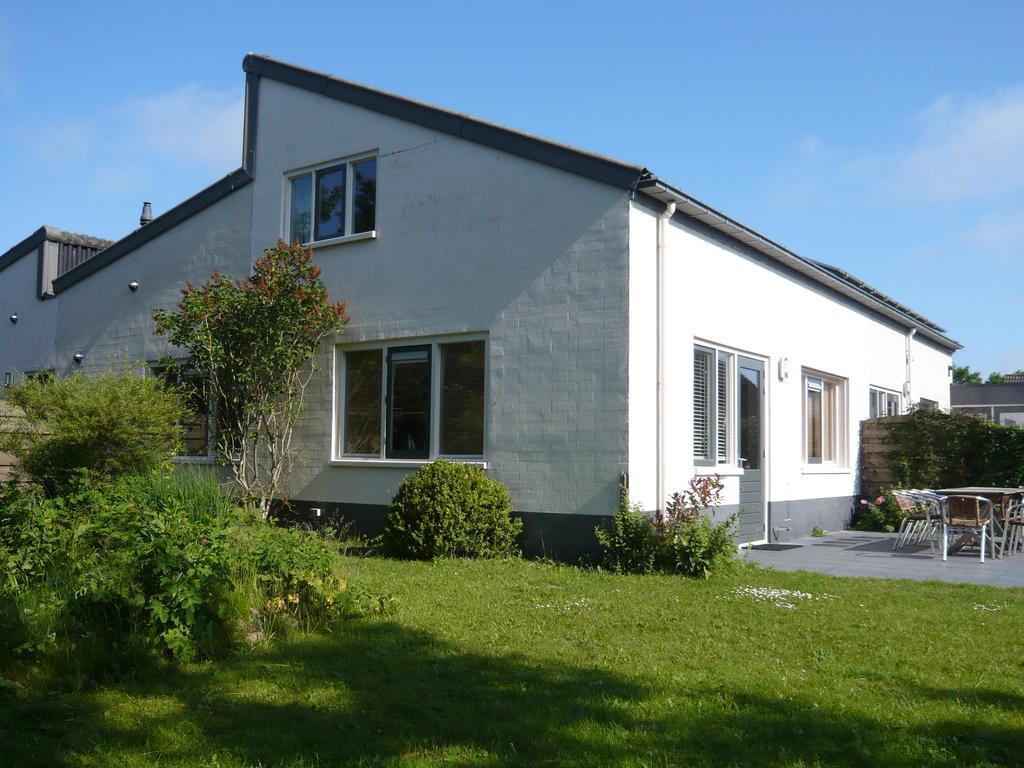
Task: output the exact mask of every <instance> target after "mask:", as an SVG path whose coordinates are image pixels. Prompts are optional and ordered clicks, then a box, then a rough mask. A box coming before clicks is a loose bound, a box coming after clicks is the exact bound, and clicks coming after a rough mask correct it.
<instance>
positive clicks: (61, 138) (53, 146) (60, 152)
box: [21, 118, 96, 166]
mask: <svg viewBox="0 0 1024 768" xmlns="http://www.w3.org/2000/svg"><path fill="white" fill-rule="evenodd" d="M93 133H94V132H93V123H92V122H91V121H90V120H87V119H82V118H68V119H66V120H60V121H57V122H53V123H44V124H43V125H36V126H33V127H32V128H31V129H29V128H24V129H22V131H21V137H22V141H23V142H24V144H25V146H26V147H27V149H28V151H29V152H30V153H31V155H32V158H33V159H34V160H37V161H39V162H42V163H46V164H47V165H51V166H59V165H62V164H65V163H69V162H70V163H74V162H78V161H80V160H82V159H83V158H85V157H87V156H88V155H89V153H90V152H92V151H94V149H95V144H96V137H95V136H94V135H93Z"/></svg>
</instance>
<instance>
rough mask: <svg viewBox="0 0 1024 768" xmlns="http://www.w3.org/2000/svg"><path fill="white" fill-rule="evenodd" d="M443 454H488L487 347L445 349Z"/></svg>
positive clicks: (469, 345) (471, 344)
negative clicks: (485, 432) (485, 355)
mask: <svg viewBox="0 0 1024 768" xmlns="http://www.w3.org/2000/svg"><path fill="white" fill-rule="evenodd" d="M440 449H441V453H442V454H443V455H445V456H482V455H483V453H484V343H483V342H482V341H468V342H464V343H460V344H443V345H441V445H440Z"/></svg>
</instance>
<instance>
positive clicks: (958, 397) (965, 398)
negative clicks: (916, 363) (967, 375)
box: [949, 382, 1024, 406]
mask: <svg viewBox="0 0 1024 768" xmlns="http://www.w3.org/2000/svg"><path fill="white" fill-rule="evenodd" d="M949 401H950V405H952V406H958V405H960V406H970V405H1019V404H1022V403H1024V382H1006V383H1003V384H952V385H950V387H949Z"/></svg>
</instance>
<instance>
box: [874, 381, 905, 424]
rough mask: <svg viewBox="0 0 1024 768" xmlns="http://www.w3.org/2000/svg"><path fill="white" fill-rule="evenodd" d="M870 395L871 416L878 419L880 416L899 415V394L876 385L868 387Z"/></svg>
mask: <svg viewBox="0 0 1024 768" xmlns="http://www.w3.org/2000/svg"><path fill="white" fill-rule="evenodd" d="M870 396H871V411H870V414H871V418H872V419H878V418H881V417H882V416H899V415H900V400H901V398H900V396H899V394H897V393H896V392H890V391H888V390H885V389H879V388H878V387H871V388H870Z"/></svg>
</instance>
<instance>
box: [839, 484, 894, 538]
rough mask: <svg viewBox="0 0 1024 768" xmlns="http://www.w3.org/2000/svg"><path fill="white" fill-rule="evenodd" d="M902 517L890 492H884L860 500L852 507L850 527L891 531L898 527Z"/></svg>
mask: <svg viewBox="0 0 1024 768" xmlns="http://www.w3.org/2000/svg"><path fill="white" fill-rule="evenodd" d="M902 518H903V513H902V512H901V511H900V508H899V505H897V504H896V501H895V500H894V499H893V497H892V493H890V492H886V493H884V494H882V495H881V496H878V497H876V498H875V499H873V500H869V499H861V500H860V503H859V504H858V505H857V506H856V507H855V508H854V513H853V521H852V522H851V523H850V529H851V530H854V531H881V532H884V533H892V532H893V531H895V530H896V529H897V528H899V527H900V521H901V520H902Z"/></svg>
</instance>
